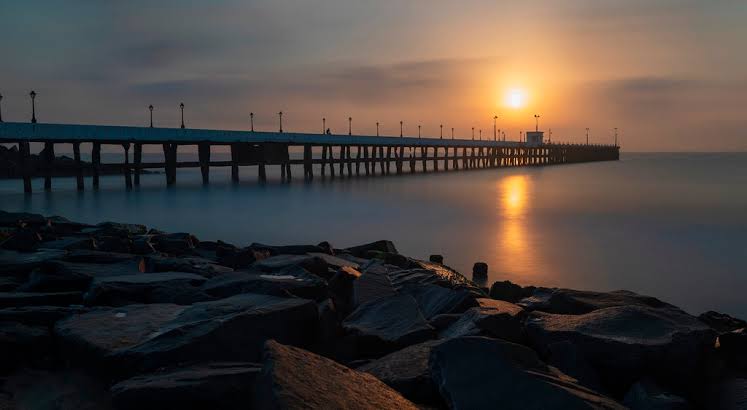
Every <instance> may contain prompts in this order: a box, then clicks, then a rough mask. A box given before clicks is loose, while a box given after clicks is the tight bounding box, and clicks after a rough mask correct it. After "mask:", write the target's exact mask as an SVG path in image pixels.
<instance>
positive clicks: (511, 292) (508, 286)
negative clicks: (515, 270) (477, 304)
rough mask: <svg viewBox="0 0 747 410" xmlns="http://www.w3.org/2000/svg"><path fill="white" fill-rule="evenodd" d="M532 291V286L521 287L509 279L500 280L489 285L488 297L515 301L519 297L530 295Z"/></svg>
mask: <svg viewBox="0 0 747 410" xmlns="http://www.w3.org/2000/svg"><path fill="white" fill-rule="evenodd" d="M534 291H535V287H534V286H528V287H521V286H519V285H517V284H515V283H513V282H511V281H508V280H504V281H502V282H495V283H493V285H492V286H490V297H491V298H493V299H498V300H505V301H506V302H511V303H516V302H518V301H520V300H521V299H524V298H526V297H529V296H532V293H534Z"/></svg>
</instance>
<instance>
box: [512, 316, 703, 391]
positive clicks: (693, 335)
mask: <svg viewBox="0 0 747 410" xmlns="http://www.w3.org/2000/svg"><path fill="white" fill-rule="evenodd" d="M526 332H527V337H528V339H529V342H530V343H531V344H532V345H533V346H535V347H536V348H537V349H538V350H539V351H547V346H548V345H549V344H551V343H555V342H560V341H564V340H568V341H570V342H571V343H573V344H574V345H576V346H577V347H578V349H579V350H580V351H581V352H582V353H583V355H584V357H586V359H587V360H589V362H590V363H591V364H592V365H593V366H594V367H595V368H596V369H597V371H598V372H599V375H600V377H601V378H602V379H603V384H605V385H607V386H608V387H609V388H611V389H612V391H614V392H615V393H619V394H622V393H624V391H625V390H627V387H628V386H630V384H631V383H632V382H634V381H635V380H638V379H640V378H641V377H642V376H643V375H644V374H659V375H661V376H662V377H666V378H667V379H668V380H670V381H672V382H674V381H677V380H681V381H683V382H685V381H686V380H687V379H688V378H692V377H693V376H694V374H695V373H696V371H697V366H698V363H699V358H700V357H702V354H703V352H704V351H705V350H706V349H708V348H710V347H712V346H713V343H714V342H715V332H714V331H713V330H712V329H710V328H709V327H708V326H707V325H705V324H704V323H702V322H700V321H699V320H697V319H696V318H695V317H693V316H690V315H688V314H686V313H684V312H682V311H681V310H679V309H658V308H650V307H644V306H637V305H633V306H616V307H609V308H603V309H598V310H595V311H593V312H591V313H586V314H583V315H560V314H551V313H543V312H532V313H531V314H530V315H529V317H528V319H527V325H526ZM605 380H606V382H605ZM618 389H620V390H622V391H620V390H618Z"/></svg>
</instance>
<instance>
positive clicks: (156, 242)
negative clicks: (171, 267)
mask: <svg viewBox="0 0 747 410" xmlns="http://www.w3.org/2000/svg"><path fill="white" fill-rule="evenodd" d="M150 242H151V243H152V244H153V247H154V248H155V249H156V250H157V251H159V252H163V253H167V254H170V255H194V254H195V253H194V249H195V245H197V244H198V243H199V242H200V241H198V240H197V238H196V237H195V236H194V235H192V234H189V233H169V234H163V235H153V236H151V238H150Z"/></svg>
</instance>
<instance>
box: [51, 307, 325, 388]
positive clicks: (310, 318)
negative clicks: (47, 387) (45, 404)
mask: <svg viewBox="0 0 747 410" xmlns="http://www.w3.org/2000/svg"><path fill="white" fill-rule="evenodd" d="M316 326H317V308H316V305H315V304H314V302H312V301H309V300H304V299H288V298H278V297H275V296H268V295H255V294H242V295H237V296H233V297H230V298H226V299H221V300H216V301H210V302H200V303H195V304H194V305H192V306H179V305H174V304H151V305H128V306H123V307H119V308H98V309H94V310H92V311H91V312H88V313H84V314H81V315H75V316H72V317H70V318H68V319H65V320H62V321H60V322H58V323H57V325H56V326H55V333H56V335H57V336H58V338H59V340H60V342H61V344H62V347H63V351H65V352H66V355H65V357H67V358H69V359H70V360H74V361H76V363H78V364H87V365H88V366H94V367H98V368H100V369H101V370H106V371H108V372H109V373H113V374H115V375H119V376H126V375H132V374H133V373H136V372H142V371H150V370H153V369H157V368H160V367H164V366H168V365H173V364H175V363H183V362H216V361H236V360H238V361H249V362H251V361H256V360H258V359H259V357H260V354H261V350H262V344H263V343H264V341H265V340H268V339H276V340H281V341H283V342H284V343H288V344H293V345H298V346H307V345H310V344H312V343H313V341H314V331H315V330H316Z"/></svg>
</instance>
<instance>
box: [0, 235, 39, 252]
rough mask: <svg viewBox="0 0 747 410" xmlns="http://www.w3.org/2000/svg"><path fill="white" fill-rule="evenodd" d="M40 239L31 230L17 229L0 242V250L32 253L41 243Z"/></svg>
mask: <svg viewBox="0 0 747 410" xmlns="http://www.w3.org/2000/svg"><path fill="white" fill-rule="evenodd" d="M41 241H42V238H41V235H39V233H38V232H36V231H34V230H31V229H19V230H18V231H16V232H14V233H13V234H12V235H10V237H9V238H7V239H5V240H4V241H2V242H0V248H3V249H8V250H12V251H18V252H33V251H35V250H36V249H37V248H38V247H39V244H40V243H41Z"/></svg>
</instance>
